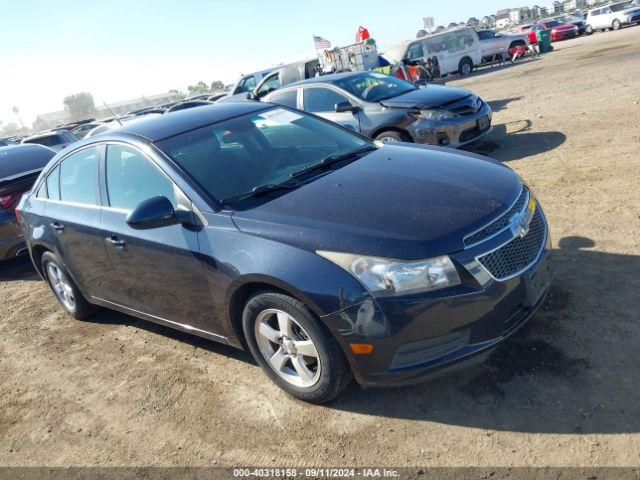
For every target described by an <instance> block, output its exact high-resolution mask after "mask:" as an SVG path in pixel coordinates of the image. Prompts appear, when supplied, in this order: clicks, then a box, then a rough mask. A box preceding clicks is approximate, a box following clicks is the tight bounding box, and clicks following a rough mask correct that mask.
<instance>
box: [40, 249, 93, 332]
mask: <svg viewBox="0 0 640 480" xmlns="http://www.w3.org/2000/svg"><path fill="white" fill-rule="evenodd" d="M41 262H42V271H43V272H44V277H45V278H46V279H47V282H48V283H49V286H50V287H51V290H52V291H53V294H54V296H55V297H56V300H58V303H60V305H62V308H64V309H65V311H66V312H67V313H68V314H69V315H71V316H72V317H73V318H75V319H76V320H85V319H86V318H88V317H90V316H91V315H92V314H93V313H94V312H95V311H96V309H97V308H96V306H95V305H91V304H90V303H89V302H88V301H87V299H86V298H84V296H83V295H82V293H80V290H78V287H77V286H76V284H75V283H74V282H73V280H72V279H71V276H70V275H69V273H68V272H67V270H66V269H65V268H64V267H63V266H62V262H61V261H60V260H59V259H58V257H57V256H56V255H54V254H53V253H52V252H45V253H44V254H43V255H42V260H41Z"/></svg>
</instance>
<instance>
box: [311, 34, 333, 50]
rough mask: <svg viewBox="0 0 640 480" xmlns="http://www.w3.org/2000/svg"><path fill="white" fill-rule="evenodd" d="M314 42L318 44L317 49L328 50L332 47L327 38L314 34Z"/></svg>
mask: <svg viewBox="0 0 640 480" xmlns="http://www.w3.org/2000/svg"><path fill="white" fill-rule="evenodd" d="M313 43H315V44H316V50H326V49H328V48H331V42H330V41H329V40H327V39H326V38H322V37H316V36H315V35H314V36H313Z"/></svg>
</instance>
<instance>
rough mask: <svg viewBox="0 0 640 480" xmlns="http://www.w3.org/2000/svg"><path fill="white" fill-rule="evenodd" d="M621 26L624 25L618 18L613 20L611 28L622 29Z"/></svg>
mask: <svg viewBox="0 0 640 480" xmlns="http://www.w3.org/2000/svg"><path fill="white" fill-rule="evenodd" d="M620 27H622V24H621V23H620V20H618V19H617V18H616V19H615V20H614V21H613V23H612V24H611V29H612V30H620Z"/></svg>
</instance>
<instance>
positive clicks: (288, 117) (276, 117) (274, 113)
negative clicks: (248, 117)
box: [260, 108, 302, 124]
mask: <svg viewBox="0 0 640 480" xmlns="http://www.w3.org/2000/svg"><path fill="white" fill-rule="evenodd" d="M260 116H261V117H262V118H264V119H265V120H269V121H270V122H273V123H278V124H283V123H292V122H295V121H296V120H300V119H301V118H302V115H298V114H297V113H293V112H290V111H289V110H284V109H282V108H276V109H274V110H269V111H268V112H264V113H261V114H260Z"/></svg>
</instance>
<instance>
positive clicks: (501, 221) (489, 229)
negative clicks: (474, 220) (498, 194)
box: [464, 187, 529, 247]
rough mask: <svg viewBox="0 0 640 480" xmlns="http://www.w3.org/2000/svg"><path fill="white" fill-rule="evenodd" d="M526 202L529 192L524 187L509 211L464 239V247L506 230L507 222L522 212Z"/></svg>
mask: <svg viewBox="0 0 640 480" xmlns="http://www.w3.org/2000/svg"><path fill="white" fill-rule="evenodd" d="M528 200H529V190H528V189H527V187H524V188H523V189H522V192H521V193H520V196H519V197H518V200H516V203H514V204H513V206H512V207H511V208H510V209H509V211H508V212H507V213H505V214H504V215H502V216H501V217H499V218H498V219H497V220H495V221H493V222H491V223H490V224H489V225H487V226H486V227H484V228H483V229H482V230H479V231H477V232H476V233H474V234H472V235H469V236H468V237H466V238H465V239H464V244H465V246H467V247H469V246H471V245H475V244H476V243H480V242H482V241H483V240H486V239H487V238H489V237H490V236H492V235H494V234H496V233H498V232H500V231H502V230H504V229H505V228H507V227H508V226H509V221H510V220H511V218H512V217H513V216H514V215H516V214H518V213H520V212H522V211H523V210H524V208H525V206H526V205H527V202H528Z"/></svg>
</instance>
